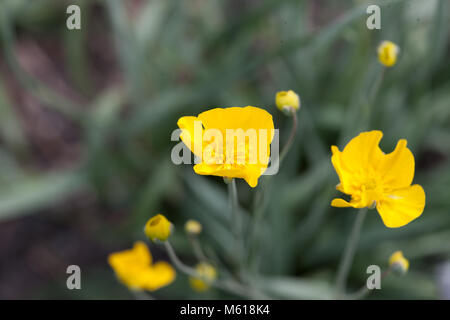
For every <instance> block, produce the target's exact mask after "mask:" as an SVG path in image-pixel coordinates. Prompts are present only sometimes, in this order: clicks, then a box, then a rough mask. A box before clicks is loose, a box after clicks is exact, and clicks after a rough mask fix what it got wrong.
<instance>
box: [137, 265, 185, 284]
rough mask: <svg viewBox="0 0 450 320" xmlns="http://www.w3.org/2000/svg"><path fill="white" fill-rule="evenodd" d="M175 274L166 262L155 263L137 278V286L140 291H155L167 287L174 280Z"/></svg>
mask: <svg viewBox="0 0 450 320" xmlns="http://www.w3.org/2000/svg"><path fill="white" fill-rule="evenodd" d="M175 275H176V272H175V270H174V268H173V267H172V266H171V265H170V264H168V263H167V262H163V261H161V262H157V263H155V264H154V265H153V266H151V267H150V268H148V269H146V270H145V271H144V272H142V273H140V274H139V275H138V277H137V281H136V282H137V286H138V287H139V288H140V289H144V290H149V291H155V290H158V289H160V288H161V287H164V286H167V285H168V284H170V283H172V282H173V281H174V280H175Z"/></svg>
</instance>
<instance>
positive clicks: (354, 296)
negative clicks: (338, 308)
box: [345, 268, 391, 300]
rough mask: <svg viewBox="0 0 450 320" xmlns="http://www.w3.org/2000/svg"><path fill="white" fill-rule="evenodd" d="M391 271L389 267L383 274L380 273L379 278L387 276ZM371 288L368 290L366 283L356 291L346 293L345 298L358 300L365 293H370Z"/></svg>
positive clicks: (364, 295) (365, 294)
mask: <svg viewBox="0 0 450 320" xmlns="http://www.w3.org/2000/svg"><path fill="white" fill-rule="evenodd" d="M390 273H391V268H389V269H387V270H386V271H385V272H383V274H382V275H381V279H380V280H383V279H384V278H385V277H386V276H388V275H389V274H390ZM372 291H373V290H369V288H367V284H366V285H364V286H362V287H361V288H359V290H358V291H356V292H355V293H352V294H349V295H346V297H345V298H346V299H349V300H359V299H362V298H365V297H366V296H367V295H369V294H370V293H372Z"/></svg>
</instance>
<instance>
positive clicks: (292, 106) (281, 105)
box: [275, 90, 300, 112]
mask: <svg viewBox="0 0 450 320" xmlns="http://www.w3.org/2000/svg"><path fill="white" fill-rule="evenodd" d="M275 103H276V105H277V108H278V109H280V110H281V111H288V112H289V111H290V112H295V111H297V110H298V109H299V108H300V98H299V97H298V95H297V94H296V93H295V92H294V91H292V90H289V91H280V92H277V95H276V96H275Z"/></svg>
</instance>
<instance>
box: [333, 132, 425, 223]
mask: <svg viewBox="0 0 450 320" xmlns="http://www.w3.org/2000/svg"><path fill="white" fill-rule="evenodd" d="M382 136H383V133H382V132H381V131H369V132H363V133H361V134H359V135H358V136H357V137H355V138H353V139H352V140H351V141H350V142H349V143H348V144H347V145H346V146H345V148H344V150H343V151H342V152H341V151H339V149H338V148H337V147H336V146H332V147H331V151H332V153H333V156H332V157H331V162H332V163H333V166H334V169H335V170H336V172H337V174H338V176H339V180H340V183H339V184H338V185H337V187H336V189H337V190H339V191H341V192H343V193H345V194H348V195H350V196H351V201H350V202H347V201H345V200H343V199H334V200H333V201H332V202H331V205H332V206H334V207H354V208H364V207H369V208H374V207H376V208H377V210H378V213H379V214H380V216H381V218H382V220H383V222H384V224H385V225H386V227H389V228H398V227H402V226H404V225H406V224H408V223H409V222H411V221H412V220H414V219H416V218H417V217H419V216H420V215H421V214H422V212H423V209H424V207H425V192H424V191H423V188H422V187H421V186H420V185H417V184H415V185H411V183H412V181H413V178H414V156H413V154H412V153H411V151H410V150H409V149H408V148H407V147H406V143H407V142H406V140H404V139H401V140H399V141H398V143H397V146H396V147H395V150H394V151H393V152H391V153H389V154H384V152H383V151H381V149H380V147H379V146H378V145H379V142H380V140H381V138H382Z"/></svg>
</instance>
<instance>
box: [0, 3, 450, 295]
mask: <svg viewBox="0 0 450 320" xmlns="http://www.w3.org/2000/svg"><path fill="white" fill-rule="evenodd" d="M374 2H375V3H378V4H380V6H381V8H382V22H381V23H382V29H381V30H368V29H367V27H366V18H367V14H366V12H365V10H366V7H367V5H368V2H366V1H350V0H345V1H343V0H340V1H337V0H335V1H333V0H329V1H325V0H322V1H316V0H314V1H312V0H311V1H296V0H261V1H250V0H248V1H242V0H240V1H238V0H236V1H234V0H230V1H225V0H186V1H178V0H149V1H122V0H104V1H100V0H97V1H87V0H85V1H77V4H79V5H80V6H81V9H82V29H81V30H80V31H69V30H67V28H66V27H65V18H66V16H67V15H66V13H65V9H66V7H67V5H69V4H71V3H70V1H57V0H34V1H32V2H30V1H26V0H3V1H2V2H1V4H0V12H1V13H0V14H1V16H0V21H1V26H0V28H1V47H2V50H3V51H2V52H3V53H2V60H3V61H4V62H5V64H7V67H6V69H7V70H8V71H7V72H8V73H11V74H12V75H13V77H14V79H15V81H17V82H18V83H19V86H20V88H21V90H23V91H25V92H27V94H30V95H32V97H33V99H36V101H38V103H40V104H42V105H43V106H44V107H45V108H46V109H48V110H50V111H51V112H55V113H57V114H59V115H60V116H62V117H64V118H65V119H67V121H69V122H70V123H71V125H73V126H74V127H75V128H76V130H77V132H79V141H78V143H79V145H80V149H81V151H80V153H81V155H80V156H79V157H78V158H77V159H74V161H73V162H72V163H71V165H70V166H68V167H67V166H65V167H60V166H57V165H56V166H53V167H52V168H50V169H46V170H43V169H42V168H40V167H39V166H36V165H35V163H34V162H33V156H32V154H33V148H32V145H31V144H30V143H29V141H28V140H29V139H28V138H27V137H28V136H29V135H27V132H26V131H25V129H24V126H23V122H21V120H20V117H21V113H20V112H19V111H18V110H20V106H18V105H16V104H18V103H19V102H17V101H14V99H12V98H11V96H10V95H9V94H8V90H7V87H6V82H7V81H8V77H7V76H6V75H5V74H6V71H5V68H4V69H2V70H3V71H5V72H4V74H3V75H2V76H1V78H0V112H1V116H0V137H1V142H2V143H1V145H0V180H1V184H0V219H2V220H3V221H5V222H6V221H11V220H14V219H21V218H22V217H23V216H24V215H30V214H42V213H43V212H45V210H46V209H47V208H50V207H52V208H54V207H55V206H58V205H60V204H62V203H64V202H65V201H66V200H67V199H68V198H70V197H72V196H73V195H74V194H81V195H83V194H86V193H88V194H90V195H91V196H94V197H95V202H96V204H97V205H98V206H97V207H96V208H99V210H100V208H101V210H102V211H104V212H106V214H104V215H101V219H104V221H103V222H104V223H103V224H101V225H100V226H97V227H95V228H90V229H89V231H88V232H90V233H91V236H92V237H95V239H97V241H98V242H99V243H102V244H104V245H105V246H107V247H108V248H111V249H112V248H114V249H118V248H126V247H130V246H131V244H132V242H133V241H134V240H136V239H143V237H144V234H143V232H142V230H143V226H144V224H145V222H146V221H147V219H148V218H149V217H150V216H152V215H153V214H155V213H157V212H162V213H164V214H165V215H166V216H167V217H168V218H169V219H170V220H171V221H173V222H174V224H175V226H176V232H175V234H174V237H173V243H174V246H175V248H176V249H177V250H179V252H184V254H183V255H182V256H181V257H182V258H183V259H184V260H185V261H187V262H194V258H193V256H192V254H191V249H190V247H189V243H188V241H187V240H186V237H185V236H184V234H183V232H182V226H183V223H184V222H185V221H186V220H187V219H188V218H195V219H198V220H199V221H200V222H202V224H203V225H204V234H202V237H201V240H202V244H203V245H204V247H205V250H206V252H209V253H211V252H215V253H216V255H217V256H218V258H219V259H220V260H221V261H223V262H224V263H225V264H227V261H229V260H230V257H232V256H233V246H232V245H231V244H232V240H231V239H232V234H231V231H230V228H229V225H230V221H229V220H230V217H229V212H228V202H227V193H226V186H225V185H224V184H223V182H222V180H221V179H219V178H214V177H204V176H196V175H195V174H194V173H193V170H192V168H191V167H190V166H186V165H182V166H176V165H174V164H173V163H172V162H171V160H170V151H171V148H172V147H173V146H174V145H175V143H174V142H171V141H170V134H171V132H172V130H174V129H175V128H176V121H177V119H178V118H179V117H180V116H183V115H196V114H197V113H199V112H201V111H204V110H206V109H208V108H211V107H217V106H245V105H254V106H260V107H263V108H266V109H267V110H268V111H269V112H270V113H271V114H273V116H274V121H275V127H277V128H280V132H281V144H282V143H283V141H284V139H286V137H287V134H288V131H289V127H290V123H289V119H287V118H285V117H284V116H283V115H282V114H281V113H280V112H278V111H277V110H276V108H275V107H274V97H275V93H276V92H277V91H279V90H285V89H293V90H295V91H296V92H298V93H299V94H300V96H301V99H302V108H301V110H300V111H299V114H298V115H299V127H298V132H297V137H296V140H295V142H294V146H293V148H292V150H291V151H290V153H289V155H288V157H287V159H286V162H285V163H283V166H282V167H281V168H280V172H279V173H278V174H277V175H275V176H270V177H269V176H265V177H262V178H261V180H260V182H261V183H260V186H258V187H257V188H256V189H250V188H249V187H248V186H247V185H246V184H245V183H242V182H240V181H239V182H238V191H239V197H240V204H241V207H242V208H241V209H242V214H243V215H244V216H245V218H246V221H247V224H246V234H247V235H248V240H247V242H246V246H247V247H246V248H247V251H246V252H247V253H248V256H247V261H248V263H249V266H250V270H251V273H252V274H253V275H254V277H252V280H251V281H252V284H253V285H254V286H256V287H258V288H260V289H261V290H264V291H266V292H267V293H269V294H271V295H273V296H274V297H280V298H289V299H303V298H330V297H331V295H332V286H333V284H334V276H335V272H336V268H337V262H338V260H339V257H340V255H341V253H342V251H343V247H344V244H345V241H346V238H347V235H348V233H349V230H350V227H351V224H352V221H353V219H354V214H355V212H354V210H351V209H335V208H331V207H330V205H329V204H330V201H331V199H332V198H333V197H334V196H335V195H336V194H337V191H335V189H334V186H335V185H336V184H337V182H338V179H337V175H336V174H335V173H334V170H333V169H332V166H331V162H330V145H332V144H336V145H338V146H339V147H340V148H342V147H343V146H344V145H345V143H346V142H347V141H348V140H349V139H350V138H351V137H353V136H356V135H357V134H358V133H359V132H361V131H362V130H366V129H380V130H382V131H383V132H384V138H383V140H382V141H381V147H382V149H383V150H384V151H386V152H388V151H390V150H392V149H393V147H394V146H395V144H396V142H397V140H398V139H400V138H406V139H407V140H408V146H409V147H410V148H411V150H412V151H413V153H414V154H415V157H416V176H415V180H414V181H415V183H419V184H421V185H422V186H423V187H424V189H425V192H426V195H427V204H426V208H425V211H424V213H423V215H422V216H421V217H420V218H419V219H418V220H416V221H414V222H412V223H411V224H409V225H407V226H405V227H403V228H400V229H387V228H386V227H385V226H384V225H383V223H382V222H381V219H380V218H379V216H378V214H377V213H376V212H375V211H371V212H370V214H369V216H368V219H367V220H366V222H365V224H364V227H363V234H362V237H361V241H360V245H359V250H358V253H357V255H356V260H355V263H354V265H353V268H352V271H351V278H350V284H349V285H350V288H352V289H357V288H358V287H360V286H362V285H363V284H364V283H365V279H366V277H367V274H366V273H365V270H366V267H367V266H368V265H371V264H378V265H380V266H386V264H387V259H388V257H389V255H390V254H391V253H392V252H393V251H395V250H398V249H399V250H403V252H404V254H405V256H406V257H408V258H410V260H411V269H410V272H409V273H408V274H407V275H406V276H404V277H402V278H395V277H393V276H392V277H389V278H388V279H386V280H385V281H384V282H383V290H380V291H379V292H376V293H374V294H373V295H372V296H371V297H372V298H400V299H403V298H437V297H438V286H439V282H438V280H437V278H436V273H435V271H436V265H437V264H438V263H439V262H441V261H444V260H446V259H448V258H449V254H450V245H449V244H450V228H449V226H450V198H449V192H450V170H449V168H450V160H449V159H450V64H449V63H448V61H449V59H450V51H449V48H450V46H449V39H450V35H449V32H450V28H449V24H448V22H449V17H450V8H449V7H450V3H449V2H448V0H427V1H421V0H410V1H387V0H386V1H370V4H373V3H374ZM24 39H25V40H26V39H28V40H29V39H32V41H34V42H35V43H37V44H38V45H39V44H43V43H44V42H45V41H46V42H52V43H53V44H54V45H56V47H57V48H58V49H57V50H59V51H58V54H57V55H55V56H56V57H57V58H55V59H59V60H58V61H59V62H60V63H61V65H62V69H63V74H64V79H65V81H66V82H67V84H68V85H69V86H70V88H71V89H72V90H73V91H74V92H75V93H76V95H75V96H76V98H73V97H70V96H68V95H67V94H64V93H62V92H61V91H60V90H58V89H55V88H54V87H53V86H52V85H51V84H49V82H48V81H45V80H44V79H41V78H40V77H39V76H38V75H36V74H33V73H32V72H29V70H26V68H24V66H23V65H22V64H21V62H20V61H19V59H18V55H17V50H18V44H20V43H21V42H22V41H24ZM385 39H387V40H391V41H394V42H396V43H397V44H398V45H399V46H400V48H401V54H400V56H399V60H398V64H397V65H396V66H395V67H394V68H391V69H388V70H386V72H385V74H384V77H383V79H382V82H381V83H380V86H379V88H378V90H377V92H376V93H375V94H374V96H373V99H371V92H372V91H373V90H374V88H375V87H376V85H377V81H378V80H379V78H380V77H381V73H382V69H383V67H382V66H381V65H379V63H378V61H377V59H376V47H377V45H378V43H379V42H380V41H381V40H385ZM97 41H98V42H100V43H101V44H100V45H99V46H100V51H99V48H96V51H95V50H94V47H95V46H94V44H95V42H97ZM104 44H106V45H104ZM55 50H56V49H55ZM103 55H105V56H107V57H110V56H112V58H108V59H106V58H105V59H103V60H102V59H101V57H102V56H103ZM98 56H100V58H99V57H98ZM52 58H54V57H50V59H52ZM55 63H56V62H55ZM98 64H103V65H102V66H99V65H98ZM112 74H113V75H118V76H116V78H114V77H113V76H112ZM107 77H110V78H111V77H112V78H113V79H112V80H111V79H109V78H108V79H106V80H105V79H103V78H107ZM99 79H103V80H101V81H99ZM370 110H371V111H370ZM369 111H370V112H369ZM259 189H263V194H264V199H263V200H262V201H254V197H255V194H256V193H257V192H258V190H259ZM255 203H256V204H255ZM257 210H259V213H258V216H259V218H258V219H255V212H256V211H257ZM109 211H111V212H117V211H123V212H125V214H124V215H123V216H121V218H120V219H119V220H118V219H117V218H115V219H110V218H108V212H109ZM60 215H63V216H64V215H65V212H64V210H63V211H62V212H60ZM64 223H66V224H70V223H71V218H70V217H68V216H67V217H65V220H64ZM86 224H89V221H87V222H86ZM23 237H25V239H26V237H27V235H26V234H25V235H23ZM10 245H11V246H14V243H11V244H10ZM30 245H31V244H30ZM151 249H152V251H153V250H155V251H154V252H156V255H157V257H158V258H161V259H164V255H161V251H160V250H159V248H158V246H157V245H152V246H151ZM86 250H88V248H86ZM99 259H100V260H101V261H104V263H103V262H102V263H97V264H95V265H88V266H86V267H84V266H82V270H83V290H81V291H80V292H69V291H67V290H66V289H65V278H64V275H59V276H58V277H60V278H57V279H59V280H57V279H56V280H55V281H54V282H52V283H51V284H50V285H49V286H48V288H46V289H45V288H43V289H41V290H40V291H39V292H40V294H39V295H38V297H43V298H56V297H67V298H123V297H130V295H129V293H128V292H127V290H126V288H125V287H122V286H121V285H120V284H118V283H117V281H116V279H115V277H114V275H113V273H112V271H111V270H110V269H109V267H108V266H107V264H106V256H104V257H103V256H102V257H100V258H99ZM155 297H159V298H221V297H229V296H228V295H225V294H224V293H222V292H220V291H217V290H212V291H209V292H208V293H206V294H197V293H193V292H192V291H191V290H190V289H189V287H188V282H187V279H186V277H185V276H183V275H181V274H180V275H179V276H178V278H177V281H176V282H175V283H174V284H173V285H171V286H170V287H168V288H164V289H163V290H161V291H158V292H156V293H155Z"/></svg>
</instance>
